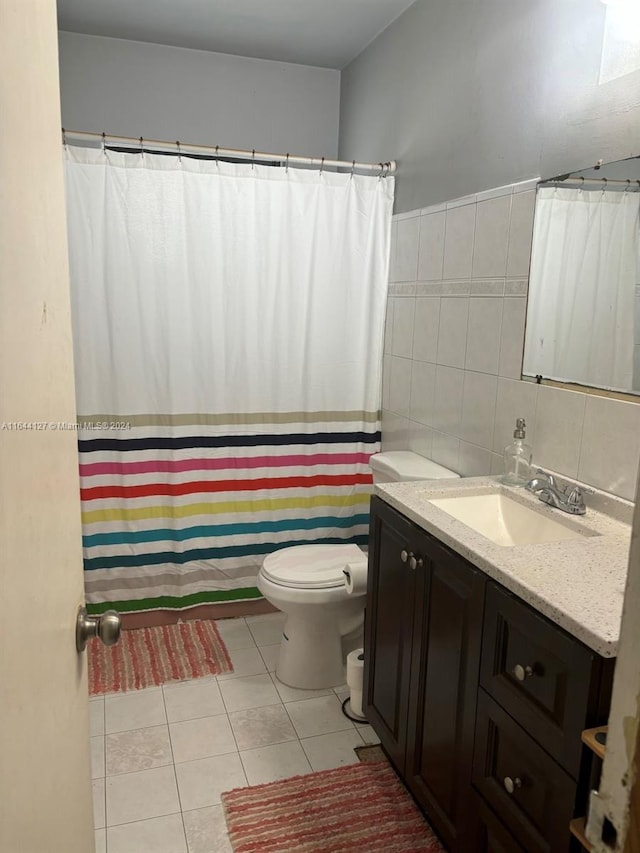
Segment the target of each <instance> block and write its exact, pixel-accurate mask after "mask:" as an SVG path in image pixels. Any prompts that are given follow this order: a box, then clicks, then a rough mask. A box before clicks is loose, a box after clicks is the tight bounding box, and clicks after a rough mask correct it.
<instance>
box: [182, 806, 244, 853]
mask: <svg viewBox="0 0 640 853" xmlns="http://www.w3.org/2000/svg"><path fill="white" fill-rule="evenodd" d="M182 817H183V820H184V830H185V832H186V835H187V846H188V848H189V853H233V849H232V847H231V843H230V841H229V835H228V833H227V822H226V821H225V819H224V809H223V806H222V805H219V806H208V807H207V808H204V809H195V810H193V811H188V812H184V813H183V815H182Z"/></svg>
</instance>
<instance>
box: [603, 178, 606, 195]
mask: <svg viewBox="0 0 640 853" xmlns="http://www.w3.org/2000/svg"><path fill="white" fill-rule="evenodd" d="M602 180H603V181H604V184H603V185H602V195H604V194H605V193H606V191H607V179H606V178H602Z"/></svg>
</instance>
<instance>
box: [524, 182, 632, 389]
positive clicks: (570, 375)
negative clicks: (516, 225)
mask: <svg viewBox="0 0 640 853" xmlns="http://www.w3.org/2000/svg"><path fill="white" fill-rule="evenodd" d="M639 202H640V193H637V192H624V191H622V192H616V191H615V190H607V191H604V192H603V191H602V190H600V189H597V190H593V191H589V190H582V189H564V188H559V187H556V188H553V187H540V188H539V189H538V195H537V197H536V215H535V222H534V233H533V250H532V255H531V272H530V287H529V303H528V308H527V335H526V345H525V352H524V367H523V372H524V373H525V374H526V375H528V376H535V375H536V374H541V375H542V376H544V377H546V378H548V379H556V380H559V381H561V382H579V383H582V384H584V385H595V386H597V387H599V388H608V389H611V390H619V391H629V390H630V389H631V388H632V387H633V347H634V306H635V287H636V283H637V282H638V281H640V277H639V270H638V239H639V237H638V235H639V233H640V232H639V228H640V219H639V209H640V205H639Z"/></svg>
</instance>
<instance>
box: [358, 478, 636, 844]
mask: <svg viewBox="0 0 640 853" xmlns="http://www.w3.org/2000/svg"><path fill="white" fill-rule="evenodd" d="M496 496H497V497H496ZM450 498H465V499H466V498H480V501H476V502H475V503H478V504H479V505H480V507H481V508H484V504H485V503H486V501H485V499H486V498H489V499H490V501H492V500H493V501H496V500H498V501H503V502H505V507H503V508H506V510H508V511H509V512H511V510H512V509H513V507H511V503H512V502H513V504H516V505H517V506H516V507H515V509H513V511H514V513H515V517H516V520H515V521H513V520H511V521H510V523H508V524H507V528H509V530H510V531H511V532H512V533H514V535H515V539H516V541H517V542H519V539H524V540H527V539H528V540H533V541H528V542H527V543H526V544H505V543H504V541H503V544H498V541H500V539H501V537H502V538H503V539H504V536H505V535H507V536H508V535H509V530H507V533H506V534H505V531H496V530H494V529H492V528H491V524H492V523H493V521H492V512H489V513H488V514H487V513H485V516H484V517H483V516H482V513H479V514H478V513H477V512H476V511H475V510H474V512H476V515H473V513H472V516H471V517H467V516H465V517H466V518H467V522H469V521H470V522H471V523H474V524H476V529H473V528H472V527H470V526H469V524H468V523H464V522H462V521H461V520H460V519H459V518H456V517H454V515H451V514H450V512H445V510H444V509H443V508H442V507H447V508H449V509H450V510H451V511H453V512H458V508H459V507H462V508H463V511H462V515H463V516H464V513H465V512H467V509H468V507H469V506H472V505H474V501H471V502H469V501H468V500H465V501H462V502H457V503H456V502H453V503H452V502H451V501H450V500H449V499H450ZM433 501H436V503H433ZM443 501H444V502H443ZM490 501H489V502H490ZM487 505H488V504H487ZM501 509H502V508H501ZM611 509H612V512H613V516H617V518H616V517H613V516H612V515H608V514H605V513H603V512H596V511H592V510H589V511H588V513H587V515H586V516H584V517H583V518H581V519H574V518H571V517H566V518H563V517H562V516H563V513H559V512H558V510H553V509H550V508H548V507H545V506H544V505H542V504H540V502H539V501H537V500H536V499H535V497H534V496H533V495H530V494H528V493H525V492H524V491H523V490H522V489H517V488H509V487H505V486H501V485H500V484H499V483H498V482H497V480H496V479H494V478H490V477H482V478H475V479H468V480H457V481H441V482H440V483H438V484H437V485H436V486H434V485H433V484H431V483H398V484H388V485H383V486H377V487H376V495H375V496H374V497H373V498H372V503H371V527H370V538H369V560H370V562H369V584H368V591H367V611H366V620H365V649H366V650H367V651H366V656H365V672H364V681H365V696H364V709H365V713H366V715H367V717H368V719H369V721H370V722H371V724H372V726H373V728H374V729H375V731H376V732H377V734H378V736H379V737H380V740H381V743H382V746H383V748H384V749H385V751H386V753H387V755H388V756H389V758H390V759H391V761H392V763H393V764H394V766H395V768H396V770H397V772H398V773H399V775H400V776H401V778H402V779H403V781H404V782H405V784H406V786H407V787H408V789H409V790H410V791H411V793H412V794H413V796H414V798H415V799H416V801H417V803H418V804H419V805H420V807H421V808H422V809H423V811H424V813H425V814H426V816H427V818H428V820H429V822H430V823H431V825H432V826H433V828H434V829H435V830H436V832H437V833H438V835H439V836H440V838H441V839H442V841H443V842H444V844H445V845H446V847H447V849H448V850H450V851H459V853H475V851H486V852H487V853H489V851H493V853H497V851H505V853H506V852H507V851H523V850H524V851H527V853H542V851H548V853H560V851H563V853H564V852H565V851H568V850H570V849H573V848H572V847H571V844H572V841H571V836H570V834H569V821H570V820H571V818H572V817H574V816H575V815H583V814H585V812H586V808H587V800H588V792H589V790H590V786H591V784H592V782H593V779H592V774H593V772H594V770H593V768H592V754H591V753H590V752H589V751H588V750H586V749H583V747H582V744H581V741H580V735H581V732H582V730H583V729H585V728H590V727H593V726H596V725H600V724H603V723H606V721H607V717H608V711H609V704H610V696H611V686H612V678H613V667H614V663H615V655H616V652H617V641H618V633H619V625H620V619H621V613H622V600H623V595H624V582H625V576H626V568H627V555H628V548H629V536H630V528H629V525H628V524H627V523H625V519H624V512H625V507H624V506H622V504H618V503H617V502H615V501H614V504H612V505H611ZM493 510H494V511H493V516H495V514H496V513H495V507H494V508H493ZM458 514H460V512H458ZM498 515H500V513H498ZM507 515H508V513H507ZM519 515H522V516H523V517H522V518H519ZM523 519H524V521H523ZM545 519H546V520H547V521H548V522H549V523H547V521H545ZM507 520H508V521H509V519H507ZM556 524H558V525H559V529H556V527H555V526H554V525H556ZM483 525H484V527H483ZM486 525H489V527H488V528H487V527H486ZM480 529H485V531H488V532H489V534H490V536H491V537H493V538H489V537H488V536H487V535H484V534H483V533H480V532H479V530H480ZM540 540H544V541H540ZM575 849H580V847H579V845H578V846H577V847H576V848H575Z"/></svg>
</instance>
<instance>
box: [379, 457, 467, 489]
mask: <svg viewBox="0 0 640 853" xmlns="http://www.w3.org/2000/svg"><path fill="white" fill-rule="evenodd" d="M369 465H370V466H371V469H372V470H373V471H380V473H382V474H386V475H387V476H390V477H393V478H394V479H395V480H398V481H400V482H401V481H403V480H444V479H447V478H449V477H459V476H460V475H459V474H456V473H455V471H450V470H449V469H448V468H445V467H443V466H442V465H438V463H437V462H433V460H431V459H426V458H425V457H424V456H420V455H419V454H417V453H413V451H411V450H389V451H387V452H385V453H376V454H374V455H373V456H372V457H371V459H369Z"/></svg>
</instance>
